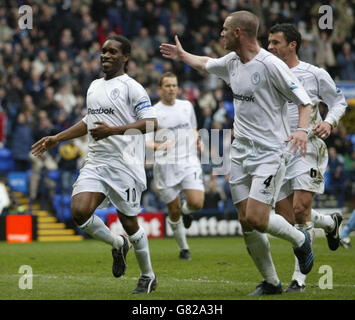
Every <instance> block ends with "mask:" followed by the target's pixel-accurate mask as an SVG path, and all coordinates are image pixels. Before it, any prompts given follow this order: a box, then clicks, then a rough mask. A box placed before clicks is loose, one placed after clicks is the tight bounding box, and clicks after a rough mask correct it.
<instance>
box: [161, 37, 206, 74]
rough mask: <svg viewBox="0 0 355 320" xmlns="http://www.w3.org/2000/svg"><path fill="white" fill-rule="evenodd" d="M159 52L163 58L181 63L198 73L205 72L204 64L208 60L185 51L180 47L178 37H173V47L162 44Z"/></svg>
mask: <svg viewBox="0 0 355 320" xmlns="http://www.w3.org/2000/svg"><path fill="white" fill-rule="evenodd" d="M160 52H161V54H162V56H163V57H164V58H168V59H172V60H175V61H182V62H184V63H186V64H188V65H189V66H190V67H192V68H194V69H196V70H198V71H205V70H206V63H207V61H208V59H209V57H203V56H196V55H194V54H191V53H188V52H187V51H185V50H184V49H183V47H182V46H181V43H180V41H179V38H178V36H175V45H173V44H169V43H162V44H161V45H160Z"/></svg>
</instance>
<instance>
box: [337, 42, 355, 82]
mask: <svg viewBox="0 0 355 320" xmlns="http://www.w3.org/2000/svg"><path fill="white" fill-rule="evenodd" d="M337 65H338V67H339V69H340V78H341V79H342V80H355V53H354V52H353V51H352V50H351V46H350V44H349V42H345V43H344V44H343V47H342V51H341V52H339V53H338V55H337Z"/></svg>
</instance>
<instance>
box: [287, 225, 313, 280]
mask: <svg viewBox="0 0 355 320" xmlns="http://www.w3.org/2000/svg"><path fill="white" fill-rule="evenodd" d="M297 226H298V227H299V228H301V229H303V230H305V231H307V232H308V233H309V236H310V238H311V242H312V243H313V239H314V230H313V222H312V221H309V222H306V223H305V224H298V225H297ZM292 280H296V281H297V282H298V284H299V285H300V286H302V285H306V275H305V274H303V273H302V272H301V270H300V265H299V263H298V259H297V257H296V256H295V270H294V272H293V275H292Z"/></svg>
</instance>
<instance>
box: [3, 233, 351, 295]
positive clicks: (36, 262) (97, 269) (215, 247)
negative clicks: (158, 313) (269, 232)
mask: <svg viewBox="0 0 355 320" xmlns="http://www.w3.org/2000/svg"><path fill="white" fill-rule="evenodd" d="M188 241H189V245H190V250H191V256H192V260H191V261H182V260H179V259H178V249H177V245H176V242H175V240H173V239H171V238H165V239H151V240H150V242H149V243H150V250H151V259H152V263H153V268H154V271H155V272H156V274H157V276H158V287H157V290H156V291H154V292H152V293H151V294H149V295H132V294H131V291H132V290H133V289H134V288H135V286H136V284H137V280H138V276H139V269H138V265H137V262H136V259H135V256H134V252H133V250H132V249H131V250H130V251H129V253H128V255H127V262H128V268H127V271H126V274H125V275H124V276H123V277H121V278H118V279H117V278H114V277H113V276H112V273H111V266H112V258H111V250H110V247H109V246H108V245H105V244H103V243H101V242H98V241H95V240H85V241H82V242H65V243H61V242H56V243H51V242H47V243H45V242H33V243H28V244H9V243H1V244H0V257H1V258H0V289H1V290H0V299H1V300H74V299H75V300H86V299H90V300H116V299H119V300H145V299H147V300H253V299H262V300H289V299H290V300H324V299H327V300H354V299H355V267H354V266H355V249H354V248H352V249H348V250H346V249H344V248H342V247H340V248H339V249H338V250H337V251H335V252H331V251H330V250H329V249H328V246H327V243H326V239H325V238H316V240H315V243H314V254H315V263H314V267H313V270H312V271H311V273H310V274H309V275H308V277H307V288H306V291H305V292H303V293H293V294H289V293H288V294H286V293H283V294H282V295H277V296H265V297H261V298H252V297H248V296H247V294H248V293H250V292H251V291H253V290H254V289H255V286H256V285H257V284H258V282H259V281H260V280H261V278H260V275H259V273H258V272H257V270H256V268H255V266H254V264H253V263H252V261H251V258H250V257H249V255H248V254H247V252H246V249H245V245H244V241H243V239H242V238H241V237H228V238H218V237H216V238H189V239H188ZM352 242H353V243H354V242H355V239H354V238H353V239H352ZM270 243H271V250H272V255H273V259H274V262H275V266H276V269H277V272H278V275H279V278H280V279H281V281H282V283H283V288H285V287H286V286H287V285H288V284H289V282H290V279H291V275H292V272H293V264H294V257H293V251H292V248H291V245H289V244H288V243H287V242H285V241H282V240H279V239H275V238H271V239H270ZM22 265H28V266H30V267H31V268H32V271H33V277H32V289H21V288H19V284H20V282H21V277H22V276H23V275H24V274H22V273H20V272H19V269H20V267H21V266H22ZM323 265H327V266H330V267H331V270H332V275H330V274H329V273H328V274H327V275H328V276H330V278H329V277H328V278H327V279H328V280H326V281H323V280H322V276H325V275H326V274H325V273H320V272H319V271H320V270H322V266H323ZM22 279H23V278H22ZM329 279H332V288H331V289H321V288H320V287H319V283H323V284H328V285H329V284H330V282H329ZM27 284H28V282H27Z"/></svg>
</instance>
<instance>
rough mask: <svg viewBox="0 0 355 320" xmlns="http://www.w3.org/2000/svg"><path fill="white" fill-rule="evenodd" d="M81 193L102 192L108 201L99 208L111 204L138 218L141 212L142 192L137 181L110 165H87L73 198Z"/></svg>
mask: <svg viewBox="0 0 355 320" xmlns="http://www.w3.org/2000/svg"><path fill="white" fill-rule="evenodd" d="M81 192H101V193H103V194H104V195H105V196H106V199H105V200H104V201H103V202H102V203H101V204H100V206H99V207H98V208H107V207H109V206H110V203H112V205H113V206H114V207H116V208H117V210H118V211H119V212H120V213H123V214H124V215H126V216H136V215H137V214H138V213H140V211H141V207H140V201H141V195H142V190H140V188H139V187H138V186H137V184H136V182H135V180H134V179H133V178H132V177H131V176H130V175H129V174H127V173H125V172H124V171H122V170H119V169H116V168H112V167H109V166H108V165H104V164H99V165H96V166H95V165H92V164H90V165H85V166H84V167H83V168H82V169H81V170H80V174H79V177H78V179H77V180H76V182H75V183H74V185H73V193H72V196H74V195H76V194H78V193H81Z"/></svg>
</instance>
